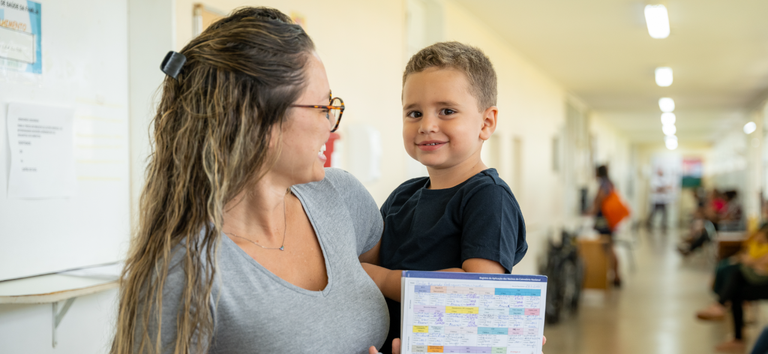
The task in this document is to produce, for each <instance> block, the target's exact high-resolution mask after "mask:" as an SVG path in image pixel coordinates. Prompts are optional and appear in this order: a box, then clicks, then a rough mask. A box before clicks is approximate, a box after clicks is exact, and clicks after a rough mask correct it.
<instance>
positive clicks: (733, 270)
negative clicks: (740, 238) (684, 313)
mask: <svg viewBox="0 0 768 354" xmlns="http://www.w3.org/2000/svg"><path fill="white" fill-rule="evenodd" d="M713 288H714V289H713V290H714V291H715V293H716V294H717V302H716V303H713V304H712V305H710V306H709V307H707V308H705V309H703V310H701V311H699V312H697V313H696V317H698V318H699V319H702V320H721V319H723V318H724V317H725V313H726V305H727V304H730V305H731V314H732V315H733V333H734V338H733V339H732V340H730V341H727V342H724V343H721V344H719V345H718V346H717V347H716V349H717V350H719V351H726V352H728V351H738V352H741V351H744V349H745V343H744V340H743V339H742V327H743V326H744V309H743V302H744V301H749V300H758V299H766V298H768V224H765V225H763V226H762V227H761V228H760V229H759V230H758V231H756V232H755V233H754V234H752V235H751V236H750V237H749V238H748V239H747V241H745V243H744V246H743V251H742V252H741V253H739V254H738V255H737V256H735V257H733V258H731V259H728V260H724V261H723V262H721V263H720V264H719V265H718V269H717V273H716V275H715V283H714V287H713Z"/></svg>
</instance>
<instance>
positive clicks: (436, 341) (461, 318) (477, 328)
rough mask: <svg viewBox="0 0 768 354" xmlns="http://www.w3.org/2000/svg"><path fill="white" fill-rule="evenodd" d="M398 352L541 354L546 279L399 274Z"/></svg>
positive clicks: (535, 276)
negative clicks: (400, 277)
mask: <svg viewBox="0 0 768 354" xmlns="http://www.w3.org/2000/svg"><path fill="white" fill-rule="evenodd" d="M402 282H403V283H402V297H401V300H402V301H401V302H400V303H401V311H402V317H401V318H402V321H403V322H402V324H401V328H402V333H401V337H400V338H401V340H402V342H401V345H402V347H401V353H402V354H410V353H462V354H464V353H466V354H469V353H472V354H474V353H489V354H491V353H521V354H523V353H524V354H539V353H541V340H542V337H543V336H544V305H545V302H546V301H545V300H546V298H547V277H545V276H541V275H512V274H482V273H452V272H419V271H404V272H403V280H402Z"/></svg>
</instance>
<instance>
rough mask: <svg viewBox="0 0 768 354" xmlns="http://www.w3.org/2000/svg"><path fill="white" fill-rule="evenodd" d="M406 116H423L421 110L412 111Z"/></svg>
mask: <svg viewBox="0 0 768 354" xmlns="http://www.w3.org/2000/svg"><path fill="white" fill-rule="evenodd" d="M405 116H406V117H408V118H421V112H419V111H410V112H408V114H406V115H405Z"/></svg>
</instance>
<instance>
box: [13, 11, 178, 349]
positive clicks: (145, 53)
mask: <svg viewBox="0 0 768 354" xmlns="http://www.w3.org/2000/svg"><path fill="white" fill-rule="evenodd" d="M126 4H127V8H128V13H126V11H125V8H126ZM174 4H175V2H174V1H173V0H127V1H113V2H111V3H110V6H112V7H114V9H115V10H114V13H115V16H116V17H122V18H123V20H124V19H125V17H128V36H129V38H128V42H129V48H128V50H129V54H128V56H129V58H128V63H129V64H128V65H129V68H128V69H129V85H130V87H129V88H128V89H129V95H130V96H129V105H130V137H129V139H130V150H131V204H132V210H133V211H134V212H133V214H134V215H135V210H136V202H137V200H138V194H139V192H140V190H141V187H142V185H143V180H144V179H143V176H144V166H145V159H146V156H147V152H148V138H147V137H148V131H149V129H148V127H149V121H150V119H151V118H152V114H151V112H152V95H153V93H154V92H155V90H156V89H157V87H158V86H159V84H160V80H162V77H163V74H162V72H161V71H160V70H159V67H160V62H161V61H162V59H163V57H164V56H165V53H167V51H169V50H172V49H173V48H174V40H175V38H174V33H175V27H174V22H173V21H174V16H173V9H174ZM43 8H45V3H43ZM43 16H46V15H45V12H43ZM83 16H88V11H87V10H86V11H83ZM99 20H102V19H99ZM104 20H109V19H104ZM94 30H98V29H94ZM122 40H125V39H122ZM100 74H107V75H108V73H100ZM132 221H133V222H135V220H132ZM116 302H117V290H111V291H105V292H101V293H98V294H93V295H89V296H83V297H80V298H77V299H76V300H75V301H74V303H73V304H72V307H71V308H70V309H69V311H68V313H67V314H66V316H65V317H64V318H63V320H62V322H61V324H60V325H59V329H58V330H57V333H58V335H57V337H58V346H57V347H56V348H53V347H52V327H53V323H52V318H53V315H52V304H35V305H0V353H2V354H17V353H18V354H22V353H24V354H26V353H58V354H67V353H71V354H83V353H105V352H107V351H108V346H109V343H110V342H111V339H112V335H113V330H114V324H113V323H114V318H115V306H116ZM60 308H61V307H60Z"/></svg>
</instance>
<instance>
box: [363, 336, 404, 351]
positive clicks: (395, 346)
mask: <svg viewBox="0 0 768 354" xmlns="http://www.w3.org/2000/svg"><path fill="white" fill-rule="evenodd" d="M368 354H379V351H378V350H376V347H374V346H371V347H370V348H368ZM392 354H400V338H395V339H393V340H392Z"/></svg>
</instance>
